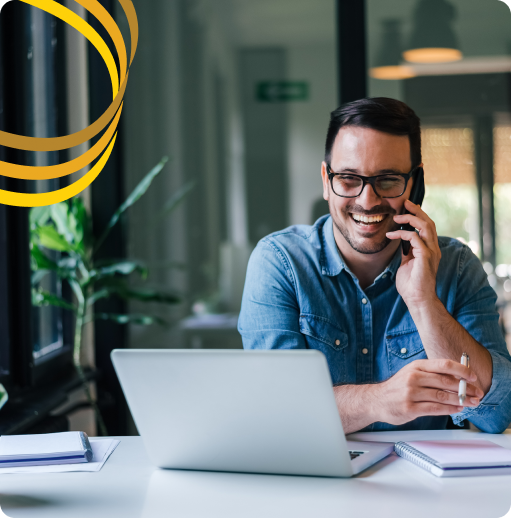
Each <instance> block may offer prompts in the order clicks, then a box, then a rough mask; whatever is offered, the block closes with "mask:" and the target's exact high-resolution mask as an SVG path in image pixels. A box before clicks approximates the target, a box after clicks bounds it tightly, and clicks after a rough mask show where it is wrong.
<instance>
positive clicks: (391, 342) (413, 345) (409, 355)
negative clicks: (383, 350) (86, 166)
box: [386, 328, 427, 376]
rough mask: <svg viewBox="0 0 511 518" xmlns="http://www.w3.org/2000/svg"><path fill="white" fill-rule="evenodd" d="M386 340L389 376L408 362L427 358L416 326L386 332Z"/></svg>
mask: <svg viewBox="0 0 511 518" xmlns="http://www.w3.org/2000/svg"><path fill="white" fill-rule="evenodd" d="M386 342H387V358H388V362H389V372H390V376H393V375H394V374H396V372H397V371H398V370H400V369H402V368H403V367H404V366H405V365H407V364H408V363H410V362H413V361H415V360H425V359H427V355H426V352H425V351H424V346H423V345H422V341H421V337H420V335H419V333H418V331H417V329H416V328H412V329H407V330H403V331H394V332H391V333H388V334H387V336H386Z"/></svg>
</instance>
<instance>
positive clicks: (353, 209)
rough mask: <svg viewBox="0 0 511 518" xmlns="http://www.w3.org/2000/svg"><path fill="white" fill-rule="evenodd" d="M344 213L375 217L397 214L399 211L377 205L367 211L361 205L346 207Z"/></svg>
mask: <svg viewBox="0 0 511 518" xmlns="http://www.w3.org/2000/svg"><path fill="white" fill-rule="evenodd" d="M344 212H353V213H354V214H360V215H361V216H374V215H376V214H392V215H394V214H397V211H396V210H395V209H393V208H392V207H389V206H388V205H376V206H375V207H373V208H372V209H370V210H365V209H364V208H363V207H362V206H361V205H352V206H351V207H346V208H345V209H344Z"/></svg>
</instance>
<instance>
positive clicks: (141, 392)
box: [112, 349, 393, 477]
mask: <svg viewBox="0 0 511 518" xmlns="http://www.w3.org/2000/svg"><path fill="white" fill-rule="evenodd" d="M112 361H113V364H114V367H115V370H116V372H117V376H118V377H119V380H120V382H121V386H122V389H123V391H124V394H125V396H126V399H127V401H128V405H129V407H130V410H131V413H132V415H133V418H134V420H135V423H136V425H137V428H138V431H139V433H140V435H141V436H142V439H143V441H144V444H145V447H146V449H147V453H148V454H149V457H150V459H151V462H152V463H153V464H155V465H156V466H158V467H160V468H173V469H191V470H208V471H234V472H245V473H275V474H285V475H314V476H327V477H350V476H352V475H355V474H357V473H360V472H361V471H362V470H364V469H366V468H368V467H369V466H371V465H372V464H374V463H375V462H377V461H379V460H380V459H382V458H384V457H386V456H387V455H389V454H390V453H391V452H392V450H393V444H389V443H387V444H385V443H367V442H350V441H346V439H345V436H344V432H343V429H342V424H341V419H340V417H339V413H338V411H337V407H336V404H335V399H334V393H333V390H332V382H331V378H330V373H329V371H328V367H327V363H326V359H325V357H324V356H323V354H322V353H320V352H319V351H313V350H307V351H284V350H278V351H242V350H239V351H233V350H190V349H184V350H182V349H170V350H160V349H157V350H147V349H145V350H137V349H123V350H114V351H112Z"/></svg>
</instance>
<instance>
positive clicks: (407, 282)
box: [387, 200, 442, 311]
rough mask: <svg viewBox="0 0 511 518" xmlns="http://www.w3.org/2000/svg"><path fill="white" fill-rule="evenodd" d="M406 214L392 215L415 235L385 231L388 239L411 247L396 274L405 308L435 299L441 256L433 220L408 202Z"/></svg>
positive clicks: (404, 231) (405, 232)
mask: <svg viewBox="0 0 511 518" xmlns="http://www.w3.org/2000/svg"><path fill="white" fill-rule="evenodd" d="M405 208H406V209H407V211H409V212H410V214H402V215H399V216H394V221H395V222H396V223H397V224H399V225H402V224H409V225H411V226H412V227H413V228H416V229H417V230H418V231H419V232H418V233H417V232H415V231H408V230H396V231H394V232H388V233H387V237H388V238H389V239H402V240H403V241H407V242H409V243H410V245H411V251H410V253H409V254H408V255H405V254H403V255H402V260H401V267H400V268H399V270H398V271H397V275H396V288H397V291H398V292H399V294H400V295H401V297H403V300H404V301H405V303H406V305H407V306H408V309H410V311H412V309H413V308H414V306H421V305H423V304H428V303H431V302H432V301H435V300H437V298H436V274H437V271H438V266H439V264H440V258H441V256H442V253H441V251H440V247H439V246H438V236H437V233H436V227H435V223H434V222H433V220H432V219H431V218H430V217H429V216H428V215H427V214H426V213H425V212H424V211H423V210H422V209H421V207H419V205H415V204H414V203H412V202H411V201H409V200H407V201H405Z"/></svg>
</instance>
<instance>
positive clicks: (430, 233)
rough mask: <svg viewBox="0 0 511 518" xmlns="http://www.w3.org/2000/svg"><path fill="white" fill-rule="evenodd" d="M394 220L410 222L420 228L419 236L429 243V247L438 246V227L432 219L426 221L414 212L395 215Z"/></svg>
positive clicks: (400, 222)
mask: <svg viewBox="0 0 511 518" xmlns="http://www.w3.org/2000/svg"><path fill="white" fill-rule="evenodd" d="M394 221H395V222H396V223H398V224H400V225H404V224H405V223H409V224H410V225H411V226H412V227H413V228H416V229H418V230H419V237H420V238H421V239H422V240H423V241H424V242H425V243H426V244H427V245H428V247H429V248H431V249H432V250H433V249H436V248H438V237H437V234H436V228H435V226H434V224H433V222H432V221H425V220H423V219H421V218H419V217H417V216H413V215H412V214H402V215H400V216H394Z"/></svg>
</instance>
